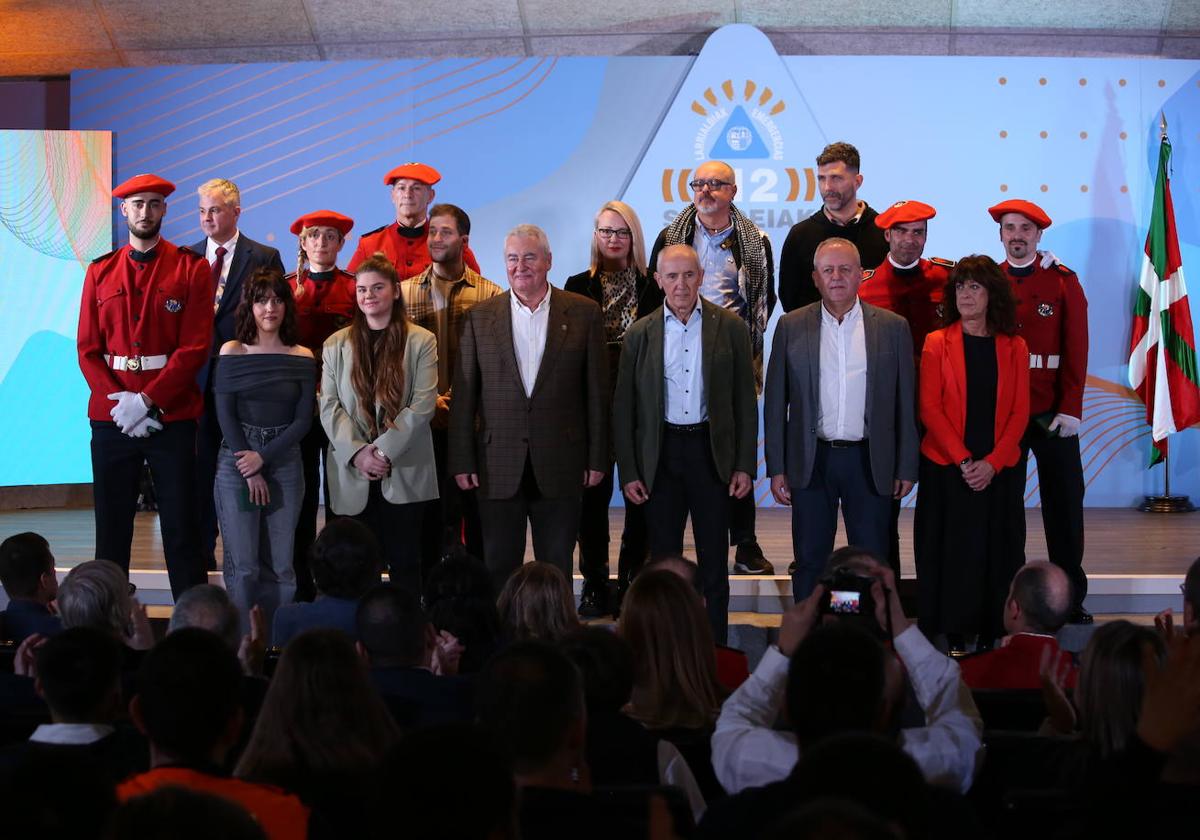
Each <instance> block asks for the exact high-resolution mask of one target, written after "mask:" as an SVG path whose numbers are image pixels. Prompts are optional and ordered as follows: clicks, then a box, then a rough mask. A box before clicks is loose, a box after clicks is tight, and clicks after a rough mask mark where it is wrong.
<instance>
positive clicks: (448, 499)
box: [421, 429, 483, 580]
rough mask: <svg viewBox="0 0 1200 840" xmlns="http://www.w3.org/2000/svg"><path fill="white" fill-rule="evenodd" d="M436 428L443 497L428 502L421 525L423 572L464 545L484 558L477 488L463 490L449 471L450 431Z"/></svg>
mask: <svg viewBox="0 0 1200 840" xmlns="http://www.w3.org/2000/svg"><path fill="white" fill-rule="evenodd" d="M430 431H432V432H433V461H434V468H435V469H436V470H437V479H438V495H439V497H440V498H437V499H433V500H431V501H429V502H427V503H426V506H425V507H426V510H425V522H424V525H423V526H422V528H421V576H422V578H423V579H426V580H427V579H428V578H429V572H430V571H431V570H432V569H433V567H434V566H436V565H437V564H438V561H439V560H441V559H442V558H443V557H445V556H446V555H447V554H450V553H451V552H452V551H453V550H454V549H455V547H456V546H459V545H463V546H465V547H466V550H467V553H468V554H470V555H471V556H472V557H475V558H478V559H479V560H483V527H482V526H481V525H480V524H479V502H478V500H477V498H476V493H477V491H475V490H460V489H459V487H458V483H457V482H456V481H455V480H454V477H453V476H451V475H449V474H447V472H446V457H447V451H448V434H447V432H446V430H445V429H431V430H430Z"/></svg>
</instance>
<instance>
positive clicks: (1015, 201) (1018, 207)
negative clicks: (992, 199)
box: [988, 198, 1050, 229]
mask: <svg viewBox="0 0 1200 840" xmlns="http://www.w3.org/2000/svg"><path fill="white" fill-rule="evenodd" d="M988 213H990V214H991V216H992V218H993V219H995V220H996V221H997V222H999V221H1000V217H1001V216H1003V215H1004V214H1005V213H1020V214H1021V215H1022V216H1024V217H1025V218H1027V219H1029V221H1031V222H1033V223H1034V224H1035V225H1037V226H1038V227H1039V228H1042V229H1045V228H1048V227H1050V217H1049V216H1047V215H1046V211H1045V210H1043V209H1042V208H1041V207H1038V206H1037V205H1036V204H1034V203H1033V202H1032V201H1025V200H1023V199H1020V198H1010V199H1009V200H1008V201H1001V202H1000V203H999V204H997V205H996V206H994V207H989V208H988Z"/></svg>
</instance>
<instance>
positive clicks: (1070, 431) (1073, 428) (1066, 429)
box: [1047, 414, 1079, 437]
mask: <svg viewBox="0 0 1200 840" xmlns="http://www.w3.org/2000/svg"><path fill="white" fill-rule="evenodd" d="M1047 428H1048V429H1049V430H1050V431H1052V432H1053V431H1054V430H1055V429H1057V430H1058V436H1059V437H1075V435H1077V434H1079V418H1078V417H1072V416H1071V415H1070V414H1055V415H1054V419H1053V420H1051V421H1050V425H1049V426H1048V427H1047Z"/></svg>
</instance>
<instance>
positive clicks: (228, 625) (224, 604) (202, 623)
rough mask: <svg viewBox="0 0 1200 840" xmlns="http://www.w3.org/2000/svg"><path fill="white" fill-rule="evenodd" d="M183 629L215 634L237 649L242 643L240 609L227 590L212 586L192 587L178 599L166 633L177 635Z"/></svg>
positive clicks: (208, 584)
mask: <svg viewBox="0 0 1200 840" xmlns="http://www.w3.org/2000/svg"><path fill="white" fill-rule="evenodd" d="M184 627H199V628H200V629H201V630H207V631H209V632H210V633H215V634H217V635H218V636H220V637H221V638H222V639H224V640H225V644H227V645H229V646H230V647H231V648H233V649H234V650H237V648H238V645H240V644H241V641H242V632H241V618H240V617H239V616H238V611H237V607H235V606H234V605H233V601H231V600H230V599H229V594H228V593H227V592H226V591H225V590H224V589H222V588H221V587H219V586H213V585H212V584H211V583H205V584H201V585H200V586H193V587H192V588H191V589H189V590H187V591H186V592H184V593H183V594H182V595H180V596H179V598H178V599H176V601H175V609H173V610H172V611H171V622H170V624H168V625H167V632H168V633H174V632H175V631H176V630H182V629H183V628H184Z"/></svg>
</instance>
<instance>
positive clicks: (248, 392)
mask: <svg viewBox="0 0 1200 840" xmlns="http://www.w3.org/2000/svg"><path fill="white" fill-rule="evenodd" d="M316 392H317V366H316V362H315V361H314V360H313V359H311V358H308V357H306V356H293V355H290V354H286V353H247V354H246V355H244V356H221V357H220V361H219V363H218V364H217V372H216V376H215V378H214V381H213V393H214V395H215V396H216V400H217V419H218V420H220V422H221V434H222V435H224V436H225V442H226V443H227V444H229V448H230V449H232V450H233V451H234V452H240V451H242V450H244V449H249V448H250V447H249V446H248V445H247V444H246V436H245V434H243V432H242V424H243V423H245V424H247V425H250V426H263V427H271V426H287V429H286V430H285V431H284V432H283V433H282V434H280V435H279V436H278V437H276V438H274V439H273V440H271V441H270V442H269V443H268V444H267V445H266V446H264V447H263V448H262V451H261V452H259V453H258V454H259V455H261V456H262V459H263V463H264V464H268V465H269V464H270V463H271V461H272V459H273V458H277V457H278V456H279V454H280V453H281V452H286V451H287V450H288V449H289V448H290V447H291V446H293V445H295V444H298V443H299V442H300V439H301V438H303V437H304V435H305V434H306V433H307V432H308V428H309V426H310V425H312V415H313V401H314V400H315V399H316Z"/></svg>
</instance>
